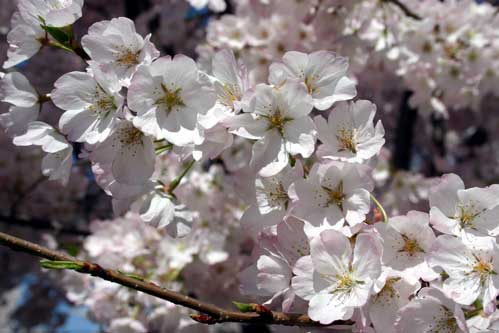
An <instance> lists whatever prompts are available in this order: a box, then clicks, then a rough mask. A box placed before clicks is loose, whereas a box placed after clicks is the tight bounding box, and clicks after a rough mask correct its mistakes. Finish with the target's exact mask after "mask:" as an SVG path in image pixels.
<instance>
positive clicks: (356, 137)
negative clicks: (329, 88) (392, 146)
mask: <svg viewBox="0 0 499 333" xmlns="http://www.w3.org/2000/svg"><path fill="white" fill-rule="evenodd" d="M375 112H376V106H375V105H374V104H373V103H371V102H369V101H366V100H359V101H356V102H351V103H348V104H346V103H341V104H338V105H337V106H336V107H335V108H334V109H333V110H332V111H331V113H329V117H328V120H327V122H326V120H325V119H324V118H323V117H321V116H317V117H315V119H314V120H315V124H316V126H317V135H318V138H319V140H320V141H322V143H323V144H322V145H321V146H320V147H319V149H318V151H317V154H318V155H320V156H322V157H323V158H328V159H334V160H341V161H346V162H351V163H362V162H363V161H365V160H368V159H370V158H371V157H373V156H376V155H377V154H378V153H379V151H380V150H381V147H382V146H383V144H384V143H385V140H384V139H383V136H384V134H385V130H384V129H383V125H382V124H381V122H379V121H378V123H377V124H376V127H374V124H373V118H374V114H375Z"/></svg>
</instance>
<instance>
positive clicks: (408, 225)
mask: <svg viewBox="0 0 499 333" xmlns="http://www.w3.org/2000/svg"><path fill="white" fill-rule="evenodd" d="M375 227H376V229H377V230H378V232H379V234H380V236H381V238H382V239H383V248H384V251H383V259H382V261H383V264H384V265H386V266H389V267H391V268H392V269H394V270H395V271H398V272H400V274H401V276H402V277H403V278H404V279H406V280H407V281H409V282H410V283H411V284H414V283H416V282H417V281H418V280H419V279H420V278H423V279H424V280H426V281H430V280H433V279H435V278H437V277H438V274H437V273H435V272H434V271H433V270H432V269H431V268H430V267H428V264H427V263H426V261H425V256H426V255H427V254H428V253H429V252H430V249H431V247H432V245H433V243H434V242H435V239H436V237H435V234H434V233H433V230H432V229H431V227H430V225H429V216H428V214H427V213H423V212H417V211H410V212H408V213H407V215H404V216H395V217H391V218H390V219H389V220H388V224H385V223H377V224H376V225H375Z"/></svg>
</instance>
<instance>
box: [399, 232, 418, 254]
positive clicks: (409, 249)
mask: <svg viewBox="0 0 499 333" xmlns="http://www.w3.org/2000/svg"><path fill="white" fill-rule="evenodd" d="M402 239H403V240H404V246H403V247H402V249H400V250H399V252H405V253H407V254H408V255H409V256H411V257H412V256H414V255H415V254H417V253H424V250H423V249H422V248H421V246H419V244H418V242H417V240H415V239H411V238H409V237H407V236H406V235H402Z"/></svg>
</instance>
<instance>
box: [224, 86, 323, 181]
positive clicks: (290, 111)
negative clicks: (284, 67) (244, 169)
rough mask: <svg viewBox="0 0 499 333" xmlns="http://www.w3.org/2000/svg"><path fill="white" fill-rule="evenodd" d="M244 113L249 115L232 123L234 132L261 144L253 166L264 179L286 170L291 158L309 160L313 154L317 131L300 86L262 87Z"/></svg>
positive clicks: (310, 107) (237, 118) (233, 119)
mask: <svg viewBox="0 0 499 333" xmlns="http://www.w3.org/2000/svg"><path fill="white" fill-rule="evenodd" d="M244 111H246V112H247V113H244V114H240V115H236V116H234V117H233V118H232V119H231V121H230V128H231V132H232V133H234V134H236V135H239V136H242V137H245V138H248V139H256V140H258V141H256V142H255V144H254V145H253V154H252V158H251V161H250V165H251V166H252V167H253V168H254V169H255V170H257V171H259V174H260V175H261V176H262V177H270V176H273V175H275V174H277V173H279V172H280V171H281V170H282V169H284V167H285V166H286V165H287V164H288V162H289V155H298V154H300V155H301V156H303V157H305V158H307V157H310V156H311V155H312V153H313V152H314V150H315V138H316V130H315V126H314V123H313V121H312V119H310V117H309V115H308V114H309V113H310V111H312V103H311V98H310V96H308V95H307V92H306V90H305V87H304V86H302V85H301V84H298V83H296V82H288V83H287V84H285V85H283V86H281V87H279V88H276V87H271V86H268V85H265V84H260V85H258V86H257V87H256V91H255V95H254V97H253V99H252V101H251V103H250V107H249V108H248V110H244Z"/></svg>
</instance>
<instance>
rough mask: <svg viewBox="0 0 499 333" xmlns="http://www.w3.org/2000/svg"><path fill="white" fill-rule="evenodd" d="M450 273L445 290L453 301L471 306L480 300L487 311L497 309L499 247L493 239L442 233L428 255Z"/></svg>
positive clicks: (433, 261)
mask: <svg viewBox="0 0 499 333" xmlns="http://www.w3.org/2000/svg"><path fill="white" fill-rule="evenodd" d="M426 260H427V262H428V264H429V265H430V266H431V267H440V268H442V269H443V270H444V271H445V272H446V273H447V275H448V276H449V277H448V278H447V279H445V280H444V282H443V286H442V291H443V292H444V294H445V295H446V296H447V297H449V298H451V299H452V300H453V301H455V302H456V303H459V304H463V305H470V304H472V303H473V302H474V301H475V300H476V299H481V300H482V304H483V306H484V309H485V311H486V312H488V313H491V312H493V311H494V310H495V306H496V297H497V295H498V294H499V276H498V275H497V271H499V250H498V249H497V244H496V242H495V240H494V238H491V237H471V236H470V237H466V239H465V240H461V239H459V238H457V237H454V236H450V235H442V236H439V237H438V238H437V240H436V242H435V243H434V245H433V247H432V249H431V252H430V253H429V254H428V256H427V258H426Z"/></svg>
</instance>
